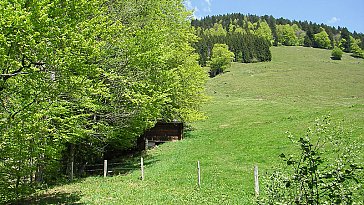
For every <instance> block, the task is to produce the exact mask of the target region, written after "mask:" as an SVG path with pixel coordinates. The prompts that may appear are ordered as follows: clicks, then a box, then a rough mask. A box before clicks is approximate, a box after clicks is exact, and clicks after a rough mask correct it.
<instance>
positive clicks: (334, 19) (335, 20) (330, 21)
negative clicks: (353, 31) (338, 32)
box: [327, 16, 340, 24]
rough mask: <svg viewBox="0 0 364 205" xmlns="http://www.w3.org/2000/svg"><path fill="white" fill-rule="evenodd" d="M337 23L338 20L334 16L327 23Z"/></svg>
mask: <svg viewBox="0 0 364 205" xmlns="http://www.w3.org/2000/svg"><path fill="white" fill-rule="evenodd" d="M338 21H340V19H339V18H337V17H335V16H334V17H332V18H331V19H330V20H328V21H327V22H328V23H329V24H334V23H336V22H338Z"/></svg>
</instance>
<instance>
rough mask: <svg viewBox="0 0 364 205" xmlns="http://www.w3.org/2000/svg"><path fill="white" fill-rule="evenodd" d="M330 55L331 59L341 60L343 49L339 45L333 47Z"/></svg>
mask: <svg viewBox="0 0 364 205" xmlns="http://www.w3.org/2000/svg"><path fill="white" fill-rule="evenodd" d="M331 56H332V57H331V58H332V59H333V60H341V57H342V56H343V51H342V50H341V49H340V48H339V47H335V48H334V49H332V52H331Z"/></svg>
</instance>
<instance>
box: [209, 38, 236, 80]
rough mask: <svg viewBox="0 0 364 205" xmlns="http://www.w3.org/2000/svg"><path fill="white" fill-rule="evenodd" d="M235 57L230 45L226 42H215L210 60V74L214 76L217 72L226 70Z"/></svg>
mask: <svg viewBox="0 0 364 205" xmlns="http://www.w3.org/2000/svg"><path fill="white" fill-rule="evenodd" d="M233 59H234V53H232V52H231V51H229V47H228V46H227V45H226V44H215V45H214V48H213V49H212V57H211V61H210V62H209V65H210V75H211V76H212V77H214V76H216V75H217V74H219V73H222V72H224V71H225V70H226V69H227V68H228V67H230V65H231V62H232V61H233Z"/></svg>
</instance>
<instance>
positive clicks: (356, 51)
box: [350, 36, 364, 58]
mask: <svg viewBox="0 0 364 205" xmlns="http://www.w3.org/2000/svg"><path fill="white" fill-rule="evenodd" d="M360 43H361V41H360V39H355V38H353V37H352V36H350V51H351V52H352V53H353V56H354V57H358V58H364V51H363V50H362V49H361V48H360V47H359V45H360Z"/></svg>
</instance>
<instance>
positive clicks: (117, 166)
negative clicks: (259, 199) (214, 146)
mask: <svg viewBox="0 0 364 205" xmlns="http://www.w3.org/2000/svg"><path fill="white" fill-rule="evenodd" d="M71 166H72V167H71V172H72V173H71V179H73V174H74V173H73V163H72V165H71ZM144 168H145V167H144V159H143V157H141V158H140V163H139V164H138V165H135V164H134V165H132V166H131V165H128V166H126V164H125V163H109V164H108V161H107V160H104V163H103V164H90V165H85V170H84V171H85V172H87V173H93V174H98V175H102V174H103V176H104V177H107V176H112V175H114V174H121V173H122V174H125V173H128V172H130V171H134V170H140V179H141V180H144V178H145V173H144ZM196 183H197V186H198V187H199V188H200V187H201V165H200V161H197V182H196ZM254 190H255V195H256V196H259V171H258V166H254Z"/></svg>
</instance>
